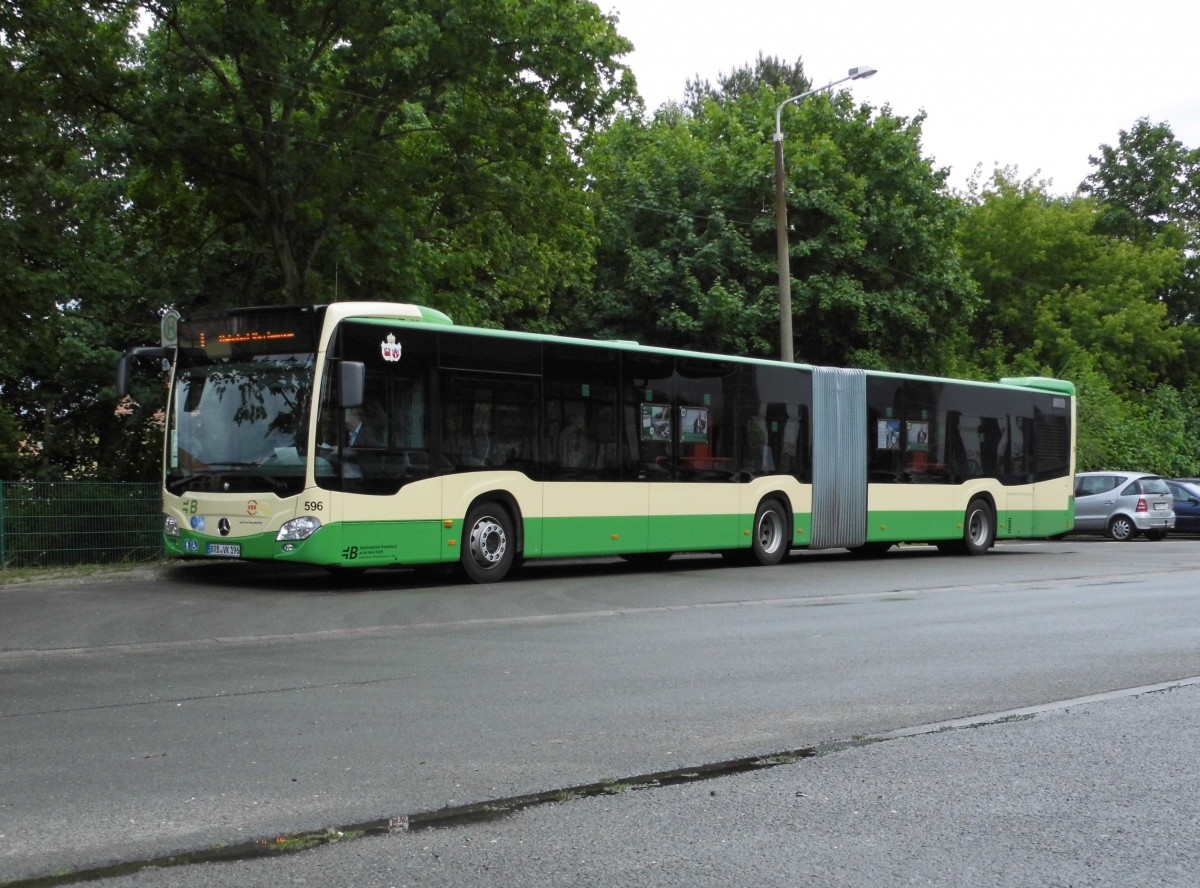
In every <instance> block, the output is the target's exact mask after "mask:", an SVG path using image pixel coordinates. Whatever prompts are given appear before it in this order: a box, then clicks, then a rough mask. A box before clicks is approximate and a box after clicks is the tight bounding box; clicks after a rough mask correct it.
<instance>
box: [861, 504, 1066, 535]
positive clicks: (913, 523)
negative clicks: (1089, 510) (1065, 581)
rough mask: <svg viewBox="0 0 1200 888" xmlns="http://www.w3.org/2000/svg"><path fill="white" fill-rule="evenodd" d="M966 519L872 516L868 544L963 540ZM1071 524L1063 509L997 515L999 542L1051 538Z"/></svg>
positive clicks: (925, 514)
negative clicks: (1011, 539)
mask: <svg viewBox="0 0 1200 888" xmlns="http://www.w3.org/2000/svg"><path fill="white" fill-rule="evenodd" d="M964 518H965V515H964V513H963V512H962V511H959V510H957V509H952V510H936V511H933V510H928V511H887V512H871V513H869V514H868V516H867V540H868V542H873V543H874V542H883V543H886V542H891V543H906V542H920V541H922V540H953V539H960V538H961V537H962V535H963V530H964V528H963V520H964ZM1072 524H1073V517H1072V516H1071V514H1070V512H1069V511H1067V510H1062V509H1054V510H1046V511H1033V510H1029V509H1020V510H1008V511H1000V512H999V513H997V515H996V538H997V539H1009V538H1013V539H1017V538H1020V539H1028V538H1031V537H1049V536H1054V535H1056V534H1060V533H1066V532H1068V531H1069V530H1070V529H1071V526H1072Z"/></svg>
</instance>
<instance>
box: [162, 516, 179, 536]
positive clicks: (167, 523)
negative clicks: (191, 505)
mask: <svg viewBox="0 0 1200 888" xmlns="http://www.w3.org/2000/svg"><path fill="white" fill-rule="evenodd" d="M163 536H169V537H177V536H179V522H178V521H176V520H175V519H174V518H173V517H172V516H170V515H168V514H166V513H165V512H164V513H163Z"/></svg>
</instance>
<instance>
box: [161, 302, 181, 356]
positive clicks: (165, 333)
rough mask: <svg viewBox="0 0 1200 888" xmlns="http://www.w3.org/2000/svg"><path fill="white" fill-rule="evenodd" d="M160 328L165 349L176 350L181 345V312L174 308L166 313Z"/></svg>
mask: <svg viewBox="0 0 1200 888" xmlns="http://www.w3.org/2000/svg"><path fill="white" fill-rule="evenodd" d="M160 328H161V330H162V345H163V348H174V347H175V346H177V345H179V312H177V311H176V310H175V309H173V308H171V309H168V310H167V311H165V312H164V313H163V316H162V323H161V324H160Z"/></svg>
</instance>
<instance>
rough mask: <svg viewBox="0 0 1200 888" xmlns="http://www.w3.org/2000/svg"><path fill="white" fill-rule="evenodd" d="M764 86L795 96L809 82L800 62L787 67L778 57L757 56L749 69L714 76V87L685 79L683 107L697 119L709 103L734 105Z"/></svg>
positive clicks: (745, 66)
mask: <svg viewBox="0 0 1200 888" xmlns="http://www.w3.org/2000/svg"><path fill="white" fill-rule="evenodd" d="M764 86H769V87H771V89H773V90H774V91H775V92H776V93H786V94H787V96H798V95H800V94H801V93H805V92H808V91H809V90H810V89H811V88H812V81H810V80H809V79H808V78H807V77H806V76H805V75H804V62H803V61H801V60H800V59H796V61H795V62H793V63H790V64H789V63H788V62H785V61H783V60H782V59H780V58H779V57H778V56H764V55H763V54H762V53H761V52H760V53H759V54H758V58H757V59H755V60H754V65H753V67H751V66H749V65H742V66H741V67H738V68H734V69H733V70H732V71H731V72H729V73H728V74H725V73H723V72H722V73H721V74H720V75H718V77H717V85H716V86H715V87H714V86H713V85H712V83H711V82H710V81H708V80H707V79H704V80H702V79H701V78H700V75H699V74H697V75H696V77H695V78H694V79H692V78H689V79H688V81H687V84H686V85H685V86H684V91H683V107H684V108H685V109H686V110H687V112H688V113H689V114H691V115H692V116H693V117H699V116H700V115H702V114H703V113H704V105H705V103H706V102H708V101H709V100H712V101H715V102H729V101H736V100H738V99H740V98H741V97H742V96H747V95H750V94H752V93H755V92H757V91H758V90H760V89H762V88H763V87H764Z"/></svg>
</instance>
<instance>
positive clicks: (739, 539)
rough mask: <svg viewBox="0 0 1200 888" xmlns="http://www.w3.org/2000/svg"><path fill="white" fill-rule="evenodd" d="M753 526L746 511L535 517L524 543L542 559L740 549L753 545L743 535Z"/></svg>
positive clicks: (533, 555) (529, 521)
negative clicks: (744, 531) (709, 513)
mask: <svg viewBox="0 0 1200 888" xmlns="http://www.w3.org/2000/svg"><path fill="white" fill-rule="evenodd" d="M749 526H750V518H748V517H746V516H742V515H650V516H644V515H633V516H629V515H610V516H605V517H600V518H533V519H529V520H528V521H527V522H526V539H525V547H526V554H527V555H530V556H531V557H542V558H564V557H570V556H582V555H605V554H613V555H617V554H621V553H625V552H647V551H650V552H685V551H706V550H710V549H715V550H722V549H736V548H738V547H741V546H748V545H749V544H750V538H749V536H746V535H744V534H743V533H742V529H743V527H745V528H749ZM539 540H540V546H539Z"/></svg>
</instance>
